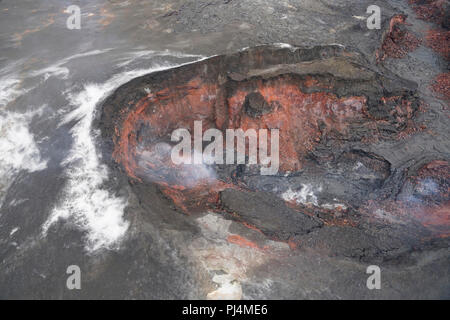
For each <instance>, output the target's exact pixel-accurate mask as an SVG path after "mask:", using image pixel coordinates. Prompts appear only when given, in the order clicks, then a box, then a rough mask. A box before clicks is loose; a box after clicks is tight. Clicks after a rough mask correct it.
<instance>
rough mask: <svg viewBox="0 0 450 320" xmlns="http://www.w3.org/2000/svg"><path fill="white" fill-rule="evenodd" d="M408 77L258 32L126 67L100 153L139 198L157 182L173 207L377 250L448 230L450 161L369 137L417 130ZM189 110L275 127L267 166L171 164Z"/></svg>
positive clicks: (213, 121)
mask: <svg viewBox="0 0 450 320" xmlns="http://www.w3.org/2000/svg"><path fill="white" fill-rule="evenodd" d="M416 88H417V85H416V84H415V83H414V82H411V81H409V80H406V79H401V78H399V77H398V76H396V75H394V74H392V73H391V72H389V71H388V70H386V69H384V68H383V67H382V66H381V65H373V64H370V63H369V62H368V61H366V60H365V59H364V58H362V56H361V55H359V54H358V53H357V52H352V51H349V50H346V49H344V48H343V47H342V46H337V45H327V46H318V47H310V48H303V47H293V46H288V45H266V46H259V47H254V48H249V49H245V50H242V51H240V52H237V53H234V54H228V55H221V56H215V57H211V58H209V59H205V60H202V61H199V62H195V63H192V64H187V65H183V66H180V67H176V68H173V69H169V70H165V71H161V72H156V73H153V74H149V75H146V76H143V77H140V78H137V79H134V80H132V81H130V82H129V83H127V84H125V85H123V86H121V87H120V88H119V89H118V90H116V91H115V92H114V93H113V94H112V95H111V96H110V97H109V98H108V99H107V100H106V101H105V102H104V104H103V106H102V110H101V115H100V117H99V121H98V125H99V127H100V128H101V132H102V138H103V139H102V141H103V153H104V156H105V159H109V160H110V161H108V163H110V164H111V167H112V168H114V170H118V171H119V172H122V173H123V174H125V175H127V176H128V179H129V181H130V184H131V187H132V188H137V189H136V193H137V194H138V196H139V197H143V198H145V186H150V185H152V186H154V185H156V186H158V188H159V189H160V191H161V196H164V197H166V198H167V201H169V202H173V204H174V205H175V206H176V207H177V208H178V209H179V211H180V214H190V215H192V214H196V213H198V212H204V211H206V210H212V211H216V212H219V213H221V214H223V215H224V217H226V218H227V219H233V220H236V221H239V222H242V223H243V224H244V225H246V226H248V227H250V228H253V229H257V230H259V231H261V232H262V233H263V234H264V235H265V236H267V237H269V238H271V239H275V240H277V241H285V242H288V243H289V244H290V245H291V247H292V248H296V247H297V246H298V245H299V244H301V245H303V246H311V247H317V248H319V247H320V248H324V247H325V248H327V250H326V251H327V252H329V253H331V254H336V255H344V256H349V257H357V258H365V259H373V258H375V257H382V258H384V257H385V256H389V255H395V254H399V253H398V252H400V251H401V250H400V249H399V248H404V247H406V248H409V249H411V248H414V247H417V246H420V245H423V243H424V241H425V240H426V239H434V240H435V239H445V238H446V237H447V236H448V234H449V226H450V223H449V222H450V221H449V210H450V209H449V208H450V207H449V201H450V197H449V176H448V172H449V167H450V164H449V163H448V162H447V161H446V160H445V159H440V158H434V157H433V155H431V154H430V155H421V157H420V158H416V159H411V161H410V162H406V163H404V164H403V165H402V166H395V167H394V166H393V165H392V164H391V163H390V162H389V161H388V160H386V159H384V158H383V157H382V156H381V155H378V154H377V153H375V152H373V148H372V145H373V144H375V143H379V142H380V141H381V142H383V141H387V142H392V141H396V140H401V139H405V138H406V137H408V136H410V135H413V134H414V133H415V132H416V131H418V130H422V126H421V124H420V123H419V122H418V120H417V115H418V113H420V112H422V108H423V106H422V102H421V101H420V99H419V98H418V96H417V94H416ZM195 121H202V124H203V126H202V129H203V131H205V130H207V129H210V128H216V129H219V130H220V131H222V132H224V133H225V131H226V130H227V129H242V130H244V131H245V130H248V129H255V130H259V129H268V130H270V129H278V130H279V159H280V163H279V171H278V173H277V174H275V175H261V174H260V165H258V164H252V165H249V164H234V165H230V164H219V165H206V164H201V165H175V164H174V163H173V162H172V161H171V158H170V155H171V153H170V150H171V147H172V146H173V145H174V142H173V141H171V134H172V132H173V131H174V130H176V129H179V128H186V129H188V130H189V131H191V132H193V131H194V122H195ZM269 140H270V139H269ZM269 144H270V141H269ZM206 145H207V142H204V145H203V147H206ZM246 147H247V149H248V141H247V144H246ZM380 226H383V228H380ZM424 239H425V240H424ZM355 242H357V244H356V243H355ZM361 248H363V249H361ZM396 250H397V251H398V252H397V251H396Z"/></svg>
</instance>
